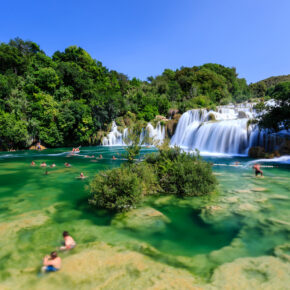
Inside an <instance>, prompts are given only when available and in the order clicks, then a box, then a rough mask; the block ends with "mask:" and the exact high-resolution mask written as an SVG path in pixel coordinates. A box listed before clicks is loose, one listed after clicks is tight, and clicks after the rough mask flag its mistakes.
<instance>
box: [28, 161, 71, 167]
mask: <svg viewBox="0 0 290 290" xmlns="http://www.w3.org/2000/svg"><path fill="white" fill-rule="evenodd" d="M30 165H31V166H36V163H35V162H34V161H32V162H31V163H30ZM47 166H48V165H47V164H46V163H45V162H42V163H41V164H40V167H47ZM64 166H65V167H71V164H69V163H67V162H65V163H64ZM49 167H51V168H54V167H56V164H55V163H52V164H51V165H50V166H49Z"/></svg>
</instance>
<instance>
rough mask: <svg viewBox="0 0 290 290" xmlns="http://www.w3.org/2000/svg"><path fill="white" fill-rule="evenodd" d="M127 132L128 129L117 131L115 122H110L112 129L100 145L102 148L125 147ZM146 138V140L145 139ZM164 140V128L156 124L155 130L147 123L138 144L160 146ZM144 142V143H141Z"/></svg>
mask: <svg viewBox="0 0 290 290" xmlns="http://www.w3.org/2000/svg"><path fill="white" fill-rule="evenodd" d="M128 134H129V131H128V128H125V129H124V131H123V133H121V132H120V131H118V126H117V125H116V123H115V121H113V122H112V128H111V131H110V133H109V134H108V135H107V137H104V138H103V140H102V144H103V145H104V146H125V145H126V143H125V141H124V140H125V139H126V138H127V137H128ZM147 137H149V140H151V142H150V143H149V142H145V140H148V138H147ZM145 138H146V139H145ZM164 139H165V127H164V126H162V125H161V124H160V123H158V124H157V126H156V128H154V127H153V126H152V124H151V123H148V124H147V126H146V128H144V129H143V130H142V133H141V136H140V143H141V144H143V143H145V144H144V145H151V144H153V143H154V144H161V143H162V142H163V140H164ZM143 141H144V142H143Z"/></svg>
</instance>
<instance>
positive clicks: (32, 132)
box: [0, 38, 249, 149]
mask: <svg viewBox="0 0 290 290" xmlns="http://www.w3.org/2000/svg"><path fill="white" fill-rule="evenodd" d="M247 98H249V88H248V86H247V84H246V81H245V79H240V78H238V77H237V73H236V70H235V68H228V67H224V66H222V65H219V64H211V63H210V64H205V65H202V66H194V67H182V68H180V69H177V70H175V71H174V70H170V69H165V70H164V72H163V73H162V75H159V76H157V77H155V78H154V77H149V78H148V81H140V80H138V79H136V78H133V79H132V80H129V79H128V77H127V76H126V75H124V74H122V73H118V72H116V71H113V70H111V71H110V70H108V69H107V68H106V67H104V66H103V65H102V63H101V62H99V61H96V60H94V59H93V58H92V57H91V56H90V55H89V54H88V53H87V52H86V51H85V50H84V49H82V48H80V47H77V46H70V47H68V48H66V49H65V51H63V52H60V51H56V52H55V53H54V54H53V55H52V57H49V56H47V55H46V54H45V53H44V51H42V50H41V49H40V47H39V46H38V45H37V44H36V43H34V42H31V41H23V40H21V39H19V38H16V39H14V40H11V41H10V42H9V43H8V44H6V43H1V44H0V128H1V130H0V142H1V143H0V147H1V148H2V149H8V148H11V147H14V148H25V147H27V146H30V145H31V144H32V143H33V142H36V141H38V140H41V142H42V143H43V145H46V146H49V147H57V146H71V145H81V144H82V145H90V144H98V142H100V139H101V137H102V134H99V133H98V132H101V131H102V130H107V129H108V126H109V124H110V122H111V121H112V120H113V119H117V118H118V117H120V116H124V115H126V114H127V115H128V112H131V114H134V116H136V118H137V119H138V120H144V121H150V120H152V119H153V118H154V117H155V116H156V115H158V114H161V115H167V113H168V109H169V108H176V109H179V111H180V112H183V111H185V110H187V109H191V108H199V107H214V106H215V105H218V104H225V103H228V102H230V101H243V100H246V99H247ZM3 128H6V129H5V130H3Z"/></svg>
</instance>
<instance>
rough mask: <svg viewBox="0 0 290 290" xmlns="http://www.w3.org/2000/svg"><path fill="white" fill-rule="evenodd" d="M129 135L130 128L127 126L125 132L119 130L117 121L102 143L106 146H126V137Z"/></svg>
mask: <svg viewBox="0 0 290 290" xmlns="http://www.w3.org/2000/svg"><path fill="white" fill-rule="evenodd" d="M127 135H128V128H125V129H124V131H123V133H121V132H119V131H118V126H117V124H116V122H115V121H113V122H112V128H111V132H110V133H109V134H108V136H107V137H104V138H103V140H102V144H103V145H104V146H124V145H126V144H125V143H124V139H125V138H126V136H127Z"/></svg>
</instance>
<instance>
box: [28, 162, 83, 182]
mask: <svg viewBox="0 0 290 290" xmlns="http://www.w3.org/2000/svg"><path fill="white" fill-rule="evenodd" d="M30 165H31V166H36V163H35V162H34V161H32V162H31V163H30ZM64 166H65V167H71V164H69V163H67V162H65V163H64ZM40 167H47V164H46V163H45V162H42V163H41V164H40ZM49 167H51V168H53V167H56V165H55V163H53V164H51V165H50V166H49ZM45 174H46V175H47V174H48V171H47V170H46V172H45ZM76 178H80V179H85V178H87V176H85V175H84V174H83V172H81V173H80V175H79V176H78V177H76Z"/></svg>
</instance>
